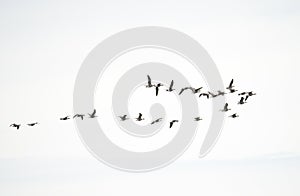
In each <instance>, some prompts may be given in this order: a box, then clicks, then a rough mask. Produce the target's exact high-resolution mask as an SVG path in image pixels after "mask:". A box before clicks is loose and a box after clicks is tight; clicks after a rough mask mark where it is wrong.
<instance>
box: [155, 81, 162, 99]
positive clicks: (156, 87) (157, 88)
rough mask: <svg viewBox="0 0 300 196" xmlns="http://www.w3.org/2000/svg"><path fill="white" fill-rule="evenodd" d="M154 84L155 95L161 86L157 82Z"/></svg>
mask: <svg viewBox="0 0 300 196" xmlns="http://www.w3.org/2000/svg"><path fill="white" fill-rule="evenodd" d="M154 86H155V95H156V96H157V95H158V91H159V87H161V86H163V85H162V84H161V83H158V84H157V85H154Z"/></svg>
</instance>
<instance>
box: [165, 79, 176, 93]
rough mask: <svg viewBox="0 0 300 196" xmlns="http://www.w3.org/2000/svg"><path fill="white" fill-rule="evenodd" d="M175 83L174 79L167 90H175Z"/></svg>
mask: <svg viewBox="0 0 300 196" xmlns="http://www.w3.org/2000/svg"><path fill="white" fill-rule="evenodd" d="M173 85H174V81H173V80H172V81H171V84H170V86H169V88H168V89H167V90H166V91H169V92H172V91H174V90H175V89H173Z"/></svg>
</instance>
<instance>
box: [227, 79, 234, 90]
mask: <svg viewBox="0 0 300 196" xmlns="http://www.w3.org/2000/svg"><path fill="white" fill-rule="evenodd" d="M233 87H234V86H233V79H231V81H230V84H229V86H228V87H226V89H228V90H230V89H233Z"/></svg>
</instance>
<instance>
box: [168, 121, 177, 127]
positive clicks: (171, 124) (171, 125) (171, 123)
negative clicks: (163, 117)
mask: <svg viewBox="0 0 300 196" xmlns="http://www.w3.org/2000/svg"><path fill="white" fill-rule="evenodd" d="M176 122H179V121H178V120H172V121H171V122H170V128H172V127H173V124H174V123H176Z"/></svg>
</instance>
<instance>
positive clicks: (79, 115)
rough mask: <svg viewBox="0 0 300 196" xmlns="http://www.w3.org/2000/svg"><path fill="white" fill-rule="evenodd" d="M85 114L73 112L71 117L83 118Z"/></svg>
mask: <svg viewBox="0 0 300 196" xmlns="http://www.w3.org/2000/svg"><path fill="white" fill-rule="evenodd" d="M84 116H85V115H84V114H75V115H74V116H73V118H81V120H83V117H84Z"/></svg>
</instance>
